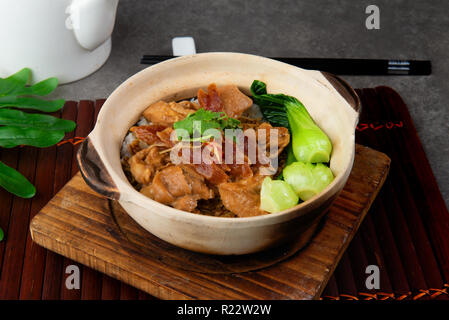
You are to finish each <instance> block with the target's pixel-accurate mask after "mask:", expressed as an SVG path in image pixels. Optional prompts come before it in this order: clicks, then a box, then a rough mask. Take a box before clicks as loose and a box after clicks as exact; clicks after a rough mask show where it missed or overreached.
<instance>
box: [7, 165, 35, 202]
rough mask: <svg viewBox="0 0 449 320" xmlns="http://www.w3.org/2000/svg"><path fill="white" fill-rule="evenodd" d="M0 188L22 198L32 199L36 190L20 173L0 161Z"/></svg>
mask: <svg viewBox="0 0 449 320" xmlns="http://www.w3.org/2000/svg"><path fill="white" fill-rule="evenodd" d="M0 186H1V187H3V188H5V189H6V190H7V191H9V192H11V193H12V194H15V195H17V196H19V197H22V198H31V197H33V196H34V195H35V194H36V188H34V186H33V185H32V184H31V183H30V182H29V181H28V180H27V179H26V178H25V177H24V176H23V175H21V174H20V173H19V172H17V171H16V170H14V169H13V168H11V167H8V166H7V165H6V164H4V163H3V162H1V161H0Z"/></svg>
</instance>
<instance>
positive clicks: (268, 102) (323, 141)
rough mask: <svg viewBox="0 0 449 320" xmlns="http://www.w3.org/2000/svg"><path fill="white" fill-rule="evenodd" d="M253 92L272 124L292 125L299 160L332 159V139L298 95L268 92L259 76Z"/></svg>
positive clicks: (320, 160)
mask: <svg viewBox="0 0 449 320" xmlns="http://www.w3.org/2000/svg"><path fill="white" fill-rule="evenodd" d="M251 93H252V95H253V100H254V102H255V103H256V104H257V105H259V107H260V110H261V111H262V114H263V116H264V117H265V119H267V120H268V121H269V122H270V123H271V124H272V125H273V126H281V127H286V128H289V130H290V132H291V136H292V148H293V154H294V155H295V158H296V160H298V161H303V162H306V163H318V162H329V160H330V154H331V152H332V143H331V141H330V140H329V138H328V137H327V135H326V134H325V133H324V132H323V131H322V130H321V129H320V127H318V126H317V125H316V123H315V122H314V121H313V119H312V117H311V116H310V115H309V113H308V112H307V109H306V108H305V107H304V105H303V104H302V103H301V102H300V101H299V100H298V99H296V98H295V97H292V96H287V95H285V94H268V93H267V88H266V85H265V83H263V82H262V81H259V80H254V82H253V84H252V85H251Z"/></svg>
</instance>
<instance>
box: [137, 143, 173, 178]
mask: <svg viewBox="0 0 449 320" xmlns="http://www.w3.org/2000/svg"><path fill="white" fill-rule="evenodd" d="M160 151H161V148H160V147H158V146H155V145H153V146H150V147H148V148H146V149H143V150H141V151H139V152H137V153H136V154H135V155H133V156H132V157H131V158H130V159H129V160H128V163H129V167H130V171H131V174H132V175H133V176H134V179H135V180H136V181H137V182H138V183H140V184H148V183H150V182H151V178H152V177H153V174H154V173H155V172H156V170H158V169H160V168H162V167H163V166H165V165H167V163H169V162H170V155H169V154H167V153H164V154H161V153H160Z"/></svg>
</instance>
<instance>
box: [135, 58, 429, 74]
mask: <svg viewBox="0 0 449 320" xmlns="http://www.w3.org/2000/svg"><path fill="white" fill-rule="evenodd" d="M171 58H174V56H158V55H144V56H143V57H142V59H141V60H140V63H141V64H156V63H159V62H162V61H165V60H168V59H171ZM271 59H274V60H278V61H282V62H285V63H288V64H291V65H294V66H297V67H301V68H304V69H310V70H321V71H327V72H330V73H333V74H337V75H367V76H368V75H369V76H374V75H417V76H418V75H430V74H431V73H432V64H431V62H430V61H429V60H387V59H337V58H331V59H328V58H279V57H272V58H271Z"/></svg>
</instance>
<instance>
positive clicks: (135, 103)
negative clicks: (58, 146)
mask: <svg viewBox="0 0 449 320" xmlns="http://www.w3.org/2000/svg"><path fill="white" fill-rule="evenodd" d="M254 79H258V80H261V81H264V82H265V83H266V84H267V88H268V92H269V93H285V94H288V95H292V96H295V97H297V98H298V99H299V100H300V101H302V103H303V104H304V105H305V106H306V107H307V109H308V111H309V113H310V114H311V116H312V117H313V119H314V120H315V121H316V122H317V124H318V125H319V126H320V127H321V128H322V129H323V130H324V131H325V132H326V134H327V135H328V136H329V137H330V139H331V141H332V143H333V152H332V156H331V162H330V167H331V169H332V171H333V173H334V175H335V176H336V178H335V179H334V181H333V182H332V183H331V184H330V185H329V186H328V187H327V188H326V189H325V190H324V191H323V192H322V193H320V194H319V195H317V196H315V197H314V198H312V199H310V200H308V201H306V202H303V203H301V204H299V205H297V206H296V207H294V208H291V209H288V210H285V211H283V212H279V213H274V214H268V215H263V216H257V217H250V218H220V217H212V216H204V215H199V214H194V213H189V212H184V211H180V210H177V209H174V208H172V207H168V206H165V205H163V204H160V203H158V202H156V201H153V200H151V199H150V198H147V197H146V196H144V195H142V194H140V193H139V192H138V191H136V190H135V189H134V188H133V187H132V186H131V184H130V183H129V182H128V180H127V178H126V177H125V174H124V172H123V170H122V167H121V164H120V147H121V144H122V142H123V139H124V137H125V135H126V133H127V131H128V129H129V128H130V127H131V126H132V125H133V124H134V123H136V121H137V120H138V118H139V116H140V115H141V113H142V112H143V111H144V110H145V109H146V108H147V107H148V106H149V105H150V104H151V103H153V102H156V101H158V100H166V101H172V100H181V99H186V98H191V97H193V96H195V95H196V92H197V90H198V88H206V87H207V85H208V84H210V83H212V82H214V83H216V84H217V85H218V86H220V85H224V84H230V83H232V84H236V85H237V86H238V87H239V88H240V89H241V90H242V91H243V92H245V93H246V94H248V95H250V92H249V87H250V85H251V83H252V82H253V80H254ZM359 107H360V105H359V99H358V97H357V95H356V94H355V92H354V90H352V89H351V88H350V87H349V86H348V85H347V84H346V83H345V82H343V81H342V80H340V79H339V78H337V77H335V76H332V75H330V74H326V73H322V72H319V71H309V70H303V69H300V68H296V67H293V66H291V65H288V64H284V63H281V62H278V61H274V60H271V59H267V58H263V57H259V56H254V55H247V54H238V53H204V54H197V55H192V56H184V57H180V58H176V59H172V60H169V61H166V62H162V63H159V64H157V65H154V66H152V67H149V68H147V69H145V70H143V71H141V72H139V73H137V74H136V75H134V76H132V77H131V78H129V79H128V80H127V81H125V82H124V83H123V84H122V85H120V86H119V87H118V88H117V89H116V90H115V91H114V92H113V93H112V94H111V96H110V97H109V98H108V99H107V100H106V102H105V104H104V105H103V108H102V109H101V112H100V114H99V116H98V120H97V123H96V126H95V128H94V130H93V131H92V133H91V134H90V135H89V137H88V139H86V140H85V142H84V143H83V145H82V147H81V149H80V151H79V153H78V162H79V165H80V169H81V172H82V174H83V176H84V178H85V180H86V182H87V183H88V184H89V185H90V186H91V187H92V188H93V189H94V190H95V191H97V192H99V193H101V194H103V195H105V196H107V197H109V198H111V199H115V200H118V201H119V203H120V204H121V206H122V207H123V208H124V209H125V210H126V211H127V213H128V214H129V215H130V216H131V217H132V218H133V219H134V220H135V221H136V222H137V223H139V224H140V225H141V226H142V227H143V228H145V229H146V230H148V231H149V232H151V233H152V234H154V235H156V236H157V237H159V238H161V239H163V240H165V241H167V242H169V243H172V244H174V245H177V246H180V247H183V248H186V249H190V250H193V251H198V252H204V253H211V254H221V255H227V254H246V253H252V252H256V251H260V250H263V249H266V248H269V247H273V246H275V245H278V244H280V243H282V242H285V241H288V240H291V239H295V238H296V237H298V236H299V235H300V234H301V233H302V232H304V231H305V230H306V229H308V228H309V227H311V226H315V225H316V222H317V220H318V219H319V218H321V217H322V216H323V215H324V214H325V213H326V212H327V210H328V209H329V207H330V205H331V204H332V202H333V200H335V198H336V197H337V196H338V194H339V192H340V191H341V190H342V188H343V186H344V184H345V183H346V180H347V179H348V176H349V173H350V171H351V168H352V164H353V160H354V152H355V142H354V133H355V127H356V124H357V121H358V110H359Z"/></svg>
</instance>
